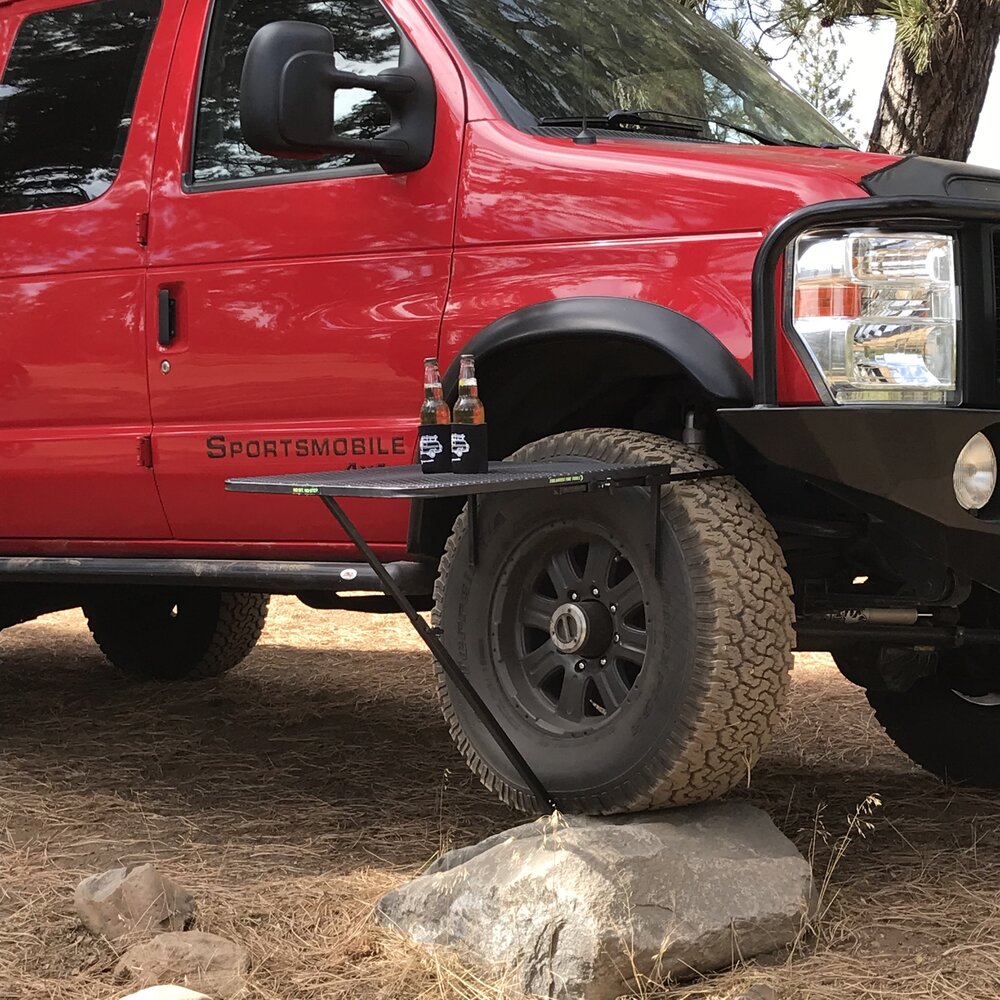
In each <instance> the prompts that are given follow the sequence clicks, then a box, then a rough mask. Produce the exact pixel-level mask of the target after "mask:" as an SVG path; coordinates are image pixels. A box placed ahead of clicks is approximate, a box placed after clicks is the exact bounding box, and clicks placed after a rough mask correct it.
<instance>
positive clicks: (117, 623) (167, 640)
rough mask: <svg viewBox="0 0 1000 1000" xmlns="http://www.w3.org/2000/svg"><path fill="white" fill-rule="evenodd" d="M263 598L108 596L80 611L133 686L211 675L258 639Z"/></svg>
mask: <svg viewBox="0 0 1000 1000" xmlns="http://www.w3.org/2000/svg"><path fill="white" fill-rule="evenodd" d="M268 601H269V598H268V596H267V595H266V594H251V593H243V592H236V591H226V590H214V589H211V588H207V587H206V588H202V587H189V588H180V589H167V588H159V587H137V588H134V589H132V590H128V591H126V590H119V589H117V588H115V589H114V590H110V589H109V590H108V591H107V592H106V593H103V594H101V595H100V596H98V597H95V598H92V599H91V600H89V601H88V602H87V603H86V604H84V606H83V613H84V614H85V615H86V617H87V624H88V626H89V627H90V632H91V634H92V635H93V637H94V641H95V642H96V643H97V645H98V646H99V647H100V650H101V652H102V653H104V655H105V656H106V657H107V659H108V660H109V661H110V662H111V663H112V664H113V665H114V666H115V667H117V668H118V669H119V670H121V671H122V672H123V673H125V674H128V675H130V676H132V677H135V678H138V679H140V680H156V681H179V680H196V679H200V678H205V677H218V676H219V675H220V674H224V673H226V671H228V670H232V668H233V667H235V666H236V665H237V664H238V663H240V662H241V661H242V660H243V659H245V658H246V657H247V656H248V655H249V653H250V652H251V650H253V648H254V646H255V645H256V644H257V640H258V639H259V638H260V634H261V632H262V631H263V629H264V623H265V621H266V619H267V606H268Z"/></svg>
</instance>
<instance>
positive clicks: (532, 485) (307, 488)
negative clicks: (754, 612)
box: [226, 458, 671, 499]
mask: <svg viewBox="0 0 1000 1000" xmlns="http://www.w3.org/2000/svg"><path fill="white" fill-rule="evenodd" d="M670 474H671V467H670V466H669V465H609V464H607V463H605V462H598V461H595V460H594V459H588V458H580V459H560V460H559V461H552V462H490V466H489V472H486V473H481V474H479V475H457V474H453V473H450V472H444V473H438V474H436V475H429V474H427V473H424V472H423V471H422V470H421V468H420V466H419V465H393V466H384V467H381V468H377V469H347V470H341V471H335V472H301V473H294V472H291V473H286V474H285V475H280V476H245V477H240V478H238V479H227V480H226V489H227V490H230V491H231V492H234V493H282V494H290V495H295V496H328V497H347V496H354V497H387V498H388V497H397V498H409V499H415V498H419V497H447V496H471V495H473V494H481V493H504V492H508V491H512V490H530V489H553V488H561V487H566V488H579V489H603V488H607V487H610V486H617V485H622V486H624V485H641V484H644V483H647V482H649V481H650V480H652V479H658V480H660V481H667V480H669V479H670Z"/></svg>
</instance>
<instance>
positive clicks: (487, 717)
mask: <svg viewBox="0 0 1000 1000" xmlns="http://www.w3.org/2000/svg"><path fill="white" fill-rule="evenodd" d="M320 499H321V500H322V501H323V503H324V504H326V507H327V510H329V511H330V513H331V514H332V515H333V516H334V517H335V518H336V519H337V523H338V524H339V525H340V526H341V528H343V529H344V531H345V532H346V533H347V537H348V538H350V540H351V541H352V542H353V543H354V544H355V545H356V546H357V548H358V551H359V552H360V553H361V554H362V555H363V556H364V557H365V559H366V560H367V561H368V565H369V566H371V568H372V569H373V570H374V571H375V575H376V576H377V577H378V578H379V581H380V582H381V584H382V588H383V590H384V591H385V594H386V596H388V597H391V598H392V599H393V600H394V601H395V602H396V604H398V605H399V609H400V611H402V612H403V614H405V615H406V617H407V618H409V619H410V624H411V625H412V626H413V627H414V629H416V632H417V635H419V636H420V638H421V639H423V641H424V645H426V646H427V648H428V649H429V650H430V651H431V653H432V654H433V656H434V658H435V659H436V660H437V661H438V663H440V664H441V668H442V669H443V670H444V672H445V673H446V674H447V675H448V679H449V680H450V681H451V682H452V684H454V685H455V687H456V688H458V690H459V692H460V693H461V694H462V697H463V698H465V700H466V701H467V702H468V703H469V705H470V706H471V708H472V710H473V711H474V712H475V713H476V715H477V716H478V717H479V719H480V721H481V722H482V723H483V725H484V726H486V728H487V730H488V731H489V734H490V735H491V736H492V737H493V739H494V740H496V742H497V744H498V745H499V747H500V749H501V750H502V751H503V752H504V754H505V755H506V756H507V759H508V760H509V761H510V762H511V764H513V765H514V769H515V770H516V771H517V773H518V774H519V775H520V776H521V777H522V778H523V779H524V782H525V784H526V785H527V786H528V789H529V790H530V791H531V793H532V794H533V795H534V796H535V797H536V798H537V799H538V800H539V801H540V802H544V803H545V804H546V805H548V806H549V807H550V808H551V809H555V808H556V804H555V802H554V801H553V799H552V796H551V795H549V793H548V792H547V791H546V790H545V786H544V785H543V784H542V782H541V781H540V780H539V778H538V776H537V775H536V774H535V772H534V771H533V770H532V769H531V766H530V765H529V764H528V762H527V761H526V760H525V759H524V757H522V756H521V752H520V751H519V750H518V749H517V747H516V746H514V744H513V742H512V741H511V738H510V737H509V736H508V735H507V733H506V732H504V729H503V726H501V725H500V723H499V722H498V721H497V718H496V716H495V715H494V714H493V713H492V712H491V711H490V708H489V706H488V705H487V704H486V702H485V701H483V699H482V698H481V697H480V695H479V692H478V691H477V690H476V689H475V688H474V687H473V686H472V682H471V681H470V680H469V678H468V677H466V676H465V672H464V671H463V670H462V668H461V667H460V666H459V665H458V663H457V662H456V661H455V658H454V657H453V656H452V655H451V653H449V652H448V650H447V648H446V647H445V645H444V643H443V642H442V641H441V639H440V638H439V637H438V635H437V633H436V632H435V631H434V630H433V629H432V628H431V627H430V626H429V625H428V624H427V622H425V621H424V620H423V618H421V617H420V614H419V613H418V612H417V610H416V609H415V608H414V607H413V605H412V604H411V603H410V601H409V599H408V598H407V596H406V594H404V593H403V592H402V591H401V590H400V589H399V587H398V586H397V584H396V581H395V580H393V578H392V577H391V576H390V575H389V574H388V572H386V569H385V567H384V566H383V565H382V561H381V560H380V559H379V557H378V556H377V555H375V553H374V552H373V551H372V550H371V547H370V546H369V545H368V543H367V542H366V541H365V540H364V538H362V536H361V533H360V532H359V531H358V529H357V528H356V527H355V526H354V522H353V521H351V519H350V518H349V517H348V516H347V514H346V513H345V512H344V509H343V507H341V506H340V504H339V503H337V501H336V500H335V499H334V498H333V497H329V496H324V497H320Z"/></svg>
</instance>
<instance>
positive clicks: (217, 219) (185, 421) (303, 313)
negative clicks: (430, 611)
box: [147, 0, 464, 554]
mask: <svg viewBox="0 0 1000 1000" xmlns="http://www.w3.org/2000/svg"><path fill="white" fill-rule="evenodd" d="M392 7H393V9H394V12H393V14H390V12H389V10H388V9H387V7H386V6H383V5H382V4H381V3H380V2H379V0H333V2H326V3H316V2H309V0H215V3H214V4H209V3H207V2H205V0H201V2H200V3H198V2H196V0H192V2H191V3H189V5H188V10H189V13H192V16H191V17H190V18H189V20H188V21H187V23H186V24H185V26H184V27H183V29H182V34H181V40H180V43H179V44H178V53H179V57H178V59H177V60H176V61H175V65H174V68H173V70H172V73H171V80H170V82H169V85H168V96H167V106H168V108H169V109H170V114H172V115H173V116H174V117H172V118H169V117H168V118H167V119H165V126H164V132H163V136H164V138H163V140H162V141H161V143H160V147H159V148H158V151H157V164H156V169H155V172H154V188H153V202H152V212H151V217H150V254H151V271H150V285H149V290H148V299H147V310H148V314H149V315H156V314H157V312H158V309H159V306H160V303H161V297H164V298H165V299H166V300H168V301H169V300H173V303H174V305H173V306H172V307H171V308H172V309H173V315H174V320H173V321H172V323H173V330H172V332H171V333H168V334H167V335H165V336H164V338H163V340H164V343H163V344H161V343H159V342H158V340H157V338H156V337H155V336H150V337H149V341H148V343H149V360H150V366H149V380H150V394H151V400H152V409H153V435H154V460H155V469H156V477H157V482H158V484H159V487H160V493H161V495H162V497H163V501H164V505H165V507H166V510H167V514H168V516H169V518H170V522H171V525H172V527H173V529H174V531H175V533H176V535H177V537H178V538H183V539H200V540H216V541H220V542H237V543H241V547H245V543H247V542H255V541H260V542H273V541H282V542H284V543H294V542H306V543H315V542H316V541H329V540H330V539H331V538H333V537H336V529H335V526H334V524H333V522H332V519H330V517H329V515H328V514H327V513H326V511H325V510H324V509H323V508H322V505H320V504H319V503H316V502H304V501H301V500H296V499H294V498H270V497H252V496H246V495H240V494H227V493H225V492H224V490H223V481H224V480H225V479H226V478H227V477H229V476H238V475H250V474H268V473H278V472H288V471H290V470H301V471H307V470H314V471H315V470H322V469H333V468H341V469H342V468H348V467H351V466H374V465H389V464H404V463H407V462H410V461H412V456H413V448H414V441H415V437H416V434H415V431H416V427H415V422H416V417H417V413H418V410H419V406H420V402H421V387H420V379H421V377H422V371H423V368H422V363H421V362H422V359H423V358H424V357H425V356H426V355H429V354H434V353H435V351H436V345H437V338H438V331H439V326H440V320H441V316H442V312H443V309H444V302H445V296H446V292H447V287H448V275H449V268H450V262H451V244H452V228H453V216H454V211H455V196H456V188H457V184H458V170H459V160H460V149H461V136H462V116H463V114H464V103H463V95H462V90H461V85H460V80H459V78H458V74H457V71H456V69H455V67H454V65H453V64H452V63H451V62H450V60H449V59H448V57H447V56H445V57H444V59H443V60H442V59H438V60H436V61H435V60H433V59H432V58H430V57H429V54H428V49H429V48H431V47H432V46H436V45H437V44H438V43H437V40H436V38H434V37H433V35H432V34H431V32H430V29H429V28H428V27H427V25H426V23H425V22H423V20H422V19H421V18H420V16H419V14H417V13H416V12H412V11H411V12H410V13H409V16H407V7H406V5H405V4H402V3H394V4H392ZM194 9H200V10H201V16H200V17H195V16H193V10H194ZM277 20H298V21H312V22H318V23H321V24H323V25H325V26H326V27H328V28H329V29H330V30H331V31H332V32H333V35H334V38H335V42H336V49H337V56H338V60H339V62H340V65H341V66H342V67H344V68H347V69H350V70H352V71H355V72H359V73H376V72H378V71H379V70H381V69H383V68H387V67H392V66H396V65H397V64H398V59H399V50H400V44H399V39H400V34H399V33H400V32H401V31H406V32H407V33H408V34H409V36H410V40H411V41H412V42H413V43H414V44H415V45H416V47H417V48H418V50H420V51H421V52H422V55H423V57H424V59H425V60H426V61H427V62H428V64H429V65H430V66H431V67H432V71H433V75H434V77H435V83H436V86H437V91H438V111H437V122H436V131H435V144H434V152H433V156H432V158H431V161H430V163H429V164H428V165H427V166H426V167H424V168H423V169H422V170H418V171H415V172H413V173H404V174H395V175H392V176H390V175H388V174H386V173H385V172H384V171H383V170H382V169H381V167H379V166H378V165H377V164H375V163H374V162H373V161H372V160H371V159H370V158H369V157H367V156H361V155H348V156H344V155H335V156H328V157H326V158H325V159H322V160H301V159H300V160H295V159H276V158H274V157H269V156H264V155H262V154H260V153H257V152H256V151H254V150H253V149H251V148H250V147H248V146H247V145H246V144H245V143H244V142H243V139H242V135H241V132H240V124H239V86H240V76H241V73H242V68H243V60H244V56H245V53H246V50H247V46H248V45H249V43H250V40H251V39H252V37H253V35H254V34H255V33H256V31H257V30H258V29H259V28H261V27H262V26H263V25H265V24H267V23H270V22H272V21H277ZM203 32H204V33H205V40H204V44H203V41H202V39H203ZM202 53H203V55H202ZM198 81H200V90H199V89H198ZM341 101H342V102H343V103H339V102H341ZM189 109H193V110H189ZM335 111H336V114H337V116H338V118H339V119H340V128H341V130H344V129H347V128H350V129H351V131H352V134H355V135H373V134H375V133H376V132H377V131H378V130H379V129H381V128H384V127H385V126H386V125H387V124H388V123H389V118H388V110H387V109H386V108H385V107H384V106H383V105H381V103H380V102H379V101H377V100H376V99H375V98H374V96H373V95H372V94H370V93H368V92H360V91H358V92H356V91H350V92H346V93H339V94H338V105H337V107H336V109H335ZM165 315H167V314H165ZM354 513H355V514H356V515H357V517H358V523H359V525H360V526H361V527H362V529H363V530H364V531H365V532H366V534H367V536H368V538H369V540H371V541H373V542H375V543H376V544H378V543H389V551H390V552H391V551H401V550H402V548H403V543H404V542H405V537H406V506H405V504H401V503H400V504H392V503H383V502H379V503H365V504H363V506H362V507H361V509H360V510H359V509H358V507H357V506H355V507H354ZM272 551H273V550H272ZM282 551H283V552H286V553H287V552H289V551H291V549H290V548H289V547H288V545H287V544H286V545H285V546H283V550H282ZM334 551H335V550H331V554H333V552H334Z"/></svg>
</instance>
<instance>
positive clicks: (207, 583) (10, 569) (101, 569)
mask: <svg viewBox="0 0 1000 1000" xmlns="http://www.w3.org/2000/svg"><path fill="white" fill-rule="evenodd" d="M385 568H386V569H387V570H388V571H389V574H390V575H391V576H392V578H393V580H394V581H395V582H396V584H397V585H398V586H399V588H400V589H401V590H402V591H403V592H404V593H406V594H415V595H422V594H430V592H431V591H432V590H433V588H434V576H435V569H434V566H433V564H431V563H424V562H408V561H401V562H390V563H386V564H385ZM4 583H38V584H42V583H57V584H88V585H90V584H117V585H122V584H128V585H135V586H163V585H164V584H181V585H183V586H185V587H223V588H225V589H227V590H253V591H259V592H261V593H265V594H298V593H299V592H301V591H306V590H313V591H327V592H333V593H336V592H341V591H344V592H346V591H355V590H358V591H373V592H376V593H379V594H381V593H382V585H381V583H379V579H378V577H377V576H376V575H375V573H374V571H373V570H372V569H371V567H370V566H369V565H368V564H367V563H349V562H282V561H278V560H265V559H260V560H258V559H117V558H93V559H91V558H80V559H69V558H59V557H54V556H4V557H0V584H4Z"/></svg>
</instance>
